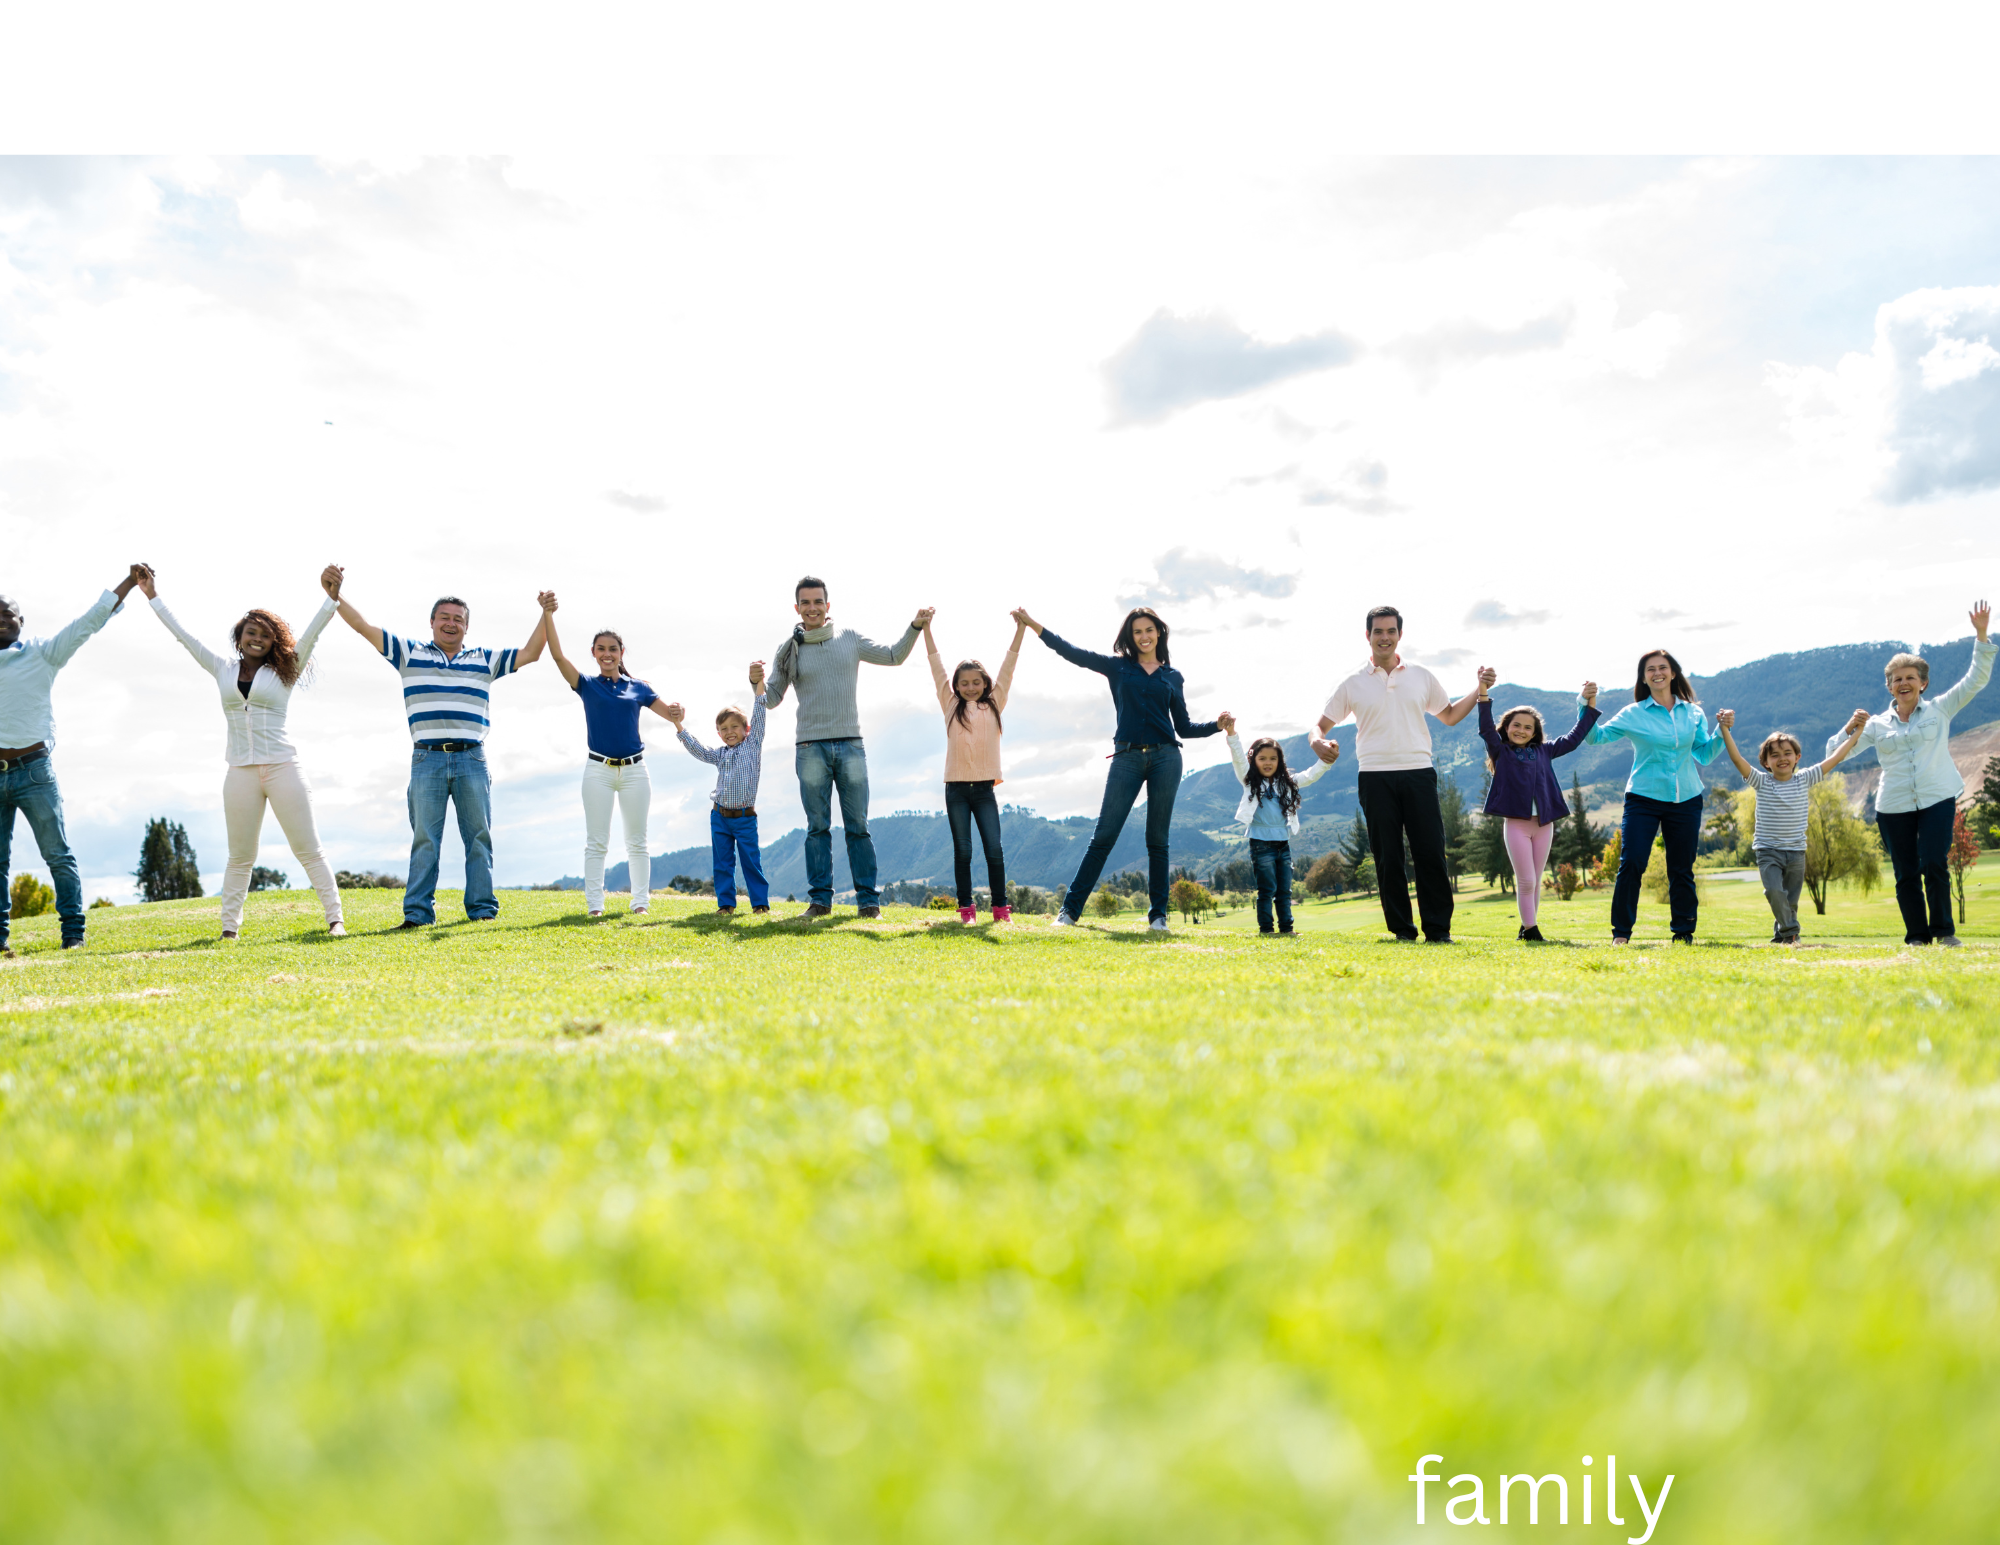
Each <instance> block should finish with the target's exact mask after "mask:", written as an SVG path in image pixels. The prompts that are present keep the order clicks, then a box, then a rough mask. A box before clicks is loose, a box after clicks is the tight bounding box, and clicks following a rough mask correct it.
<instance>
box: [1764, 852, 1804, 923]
mask: <svg viewBox="0 0 2000 1545" xmlns="http://www.w3.org/2000/svg"><path fill="white" fill-rule="evenodd" d="M1756 858H1757V874H1758V876H1759V877H1760V878H1761V879H1762V880H1763V882H1764V899H1765V900H1766V901H1768V902H1770V903H1771V916H1773V917H1774V918H1776V919H1777V921H1778V926H1777V933H1778V934H1779V935H1784V934H1788V933H1797V932H1798V931H1799V892H1800V891H1802V890H1804V889H1805V884H1806V854H1805V849H1804V848H1758V849H1757V850H1756Z"/></svg>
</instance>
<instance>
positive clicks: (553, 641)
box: [521, 590, 658, 702]
mask: <svg viewBox="0 0 2000 1545" xmlns="http://www.w3.org/2000/svg"><path fill="white" fill-rule="evenodd" d="M535 599H536V600H537V601H539V602H541V605H542V629H541V632H542V637H543V638H545V639H547V640H548V644H549V654H550V656H551V657H552V658H553V659H554V660H555V662H556V669H557V670H559V671H561V672H562V679H563V680H564V681H566V682H568V683H569V689H570V691H572V692H574V691H575V690H576V667H575V666H574V665H571V664H570V663H569V656H568V655H566V654H564V653H563V650H562V640H561V639H559V638H557V637H556V593H555V592H554V591H553V590H544V591H543V592H542V593H541V594H540V595H538V596H536V597H535ZM528 642H529V643H530V644H532V643H534V639H533V638H532V637H531V638H529V640H528ZM521 663H522V664H523V665H525V664H527V663H528V652H527V651H526V650H525V649H524V650H522V651H521ZM654 701H655V702H657V701H658V699H657V698H655V699H654Z"/></svg>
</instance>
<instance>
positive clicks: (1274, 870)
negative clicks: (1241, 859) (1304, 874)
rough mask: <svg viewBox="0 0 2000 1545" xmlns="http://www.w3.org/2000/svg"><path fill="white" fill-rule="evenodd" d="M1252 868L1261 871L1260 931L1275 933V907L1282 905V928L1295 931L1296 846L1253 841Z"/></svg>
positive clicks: (1280, 912) (1259, 889) (1258, 920)
mask: <svg viewBox="0 0 2000 1545" xmlns="http://www.w3.org/2000/svg"><path fill="white" fill-rule="evenodd" d="M1250 867H1251V868H1252V869H1254V870H1256V871H1257V928H1258V931H1259V932H1260V933H1269V932H1270V931H1271V903H1272V902H1273V901H1276V902H1277V904H1278V926H1279V927H1280V928H1282V929H1284V930H1285V932H1286V933H1290V932H1291V931H1292V845H1291V844H1290V843H1289V842H1266V841H1265V840H1264V839H1263V838H1261V837H1252V838H1251V839H1250Z"/></svg>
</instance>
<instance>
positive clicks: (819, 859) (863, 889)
mask: <svg viewBox="0 0 2000 1545" xmlns="http://www.w3.org/2000/svg"><path fill="white" fill-rule="evenodd" d="M794 765H795V766H796V767H797V768H798V773H799V803H800V804H802V805H804V806H805V807H806V899H807V900H809V901H810V902H812V904H813V905H814V906H820V907H830V906H832V905H833V795H834V790H836V789H838V790H839V791H840V824H841V828H842V830H844V831H845V832H846V834H847V867H848V869H849V870H850V871H851V872H852V873H853V876H854V904H855V905H856V906H858V907H879V906H880V905H881V904H882V896H881V893H880V892H879V891H877V890H876V889H875V839H874V838H873V837H871V836H869V835H868V754H867V753H866V752H865V751H863V750H862V748H861V741H860V740H859V738H856V739H854V740H808V741H802V742H800V744H799V746H798V749H797V752H796V755H795V757H794Z"/></svg>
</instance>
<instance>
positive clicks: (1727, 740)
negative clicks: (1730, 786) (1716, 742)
mask: <svg viewBox="0 0 2000 1545" xmlns="http://www.w3.org/2000/svg"><path fill="white" fill-rule="evenodd" d="M1715 727H1716V728H1717V729H1719V730H1721V731H1722V744H1723V746H1724V747H1725V748H1726V749H1727V750H1728V752H1729V761H1730V764H1731V765H1732V766H1733V767H1735V769H1736V774H1737V776H1738V777H1740V778H1744V779H1750V778H1754V777H1756V773H1755V772H1754V771H1753V770H1752V769H1751V766H1750V764H1749V763H1748V762H1746V761H1744V760H1743V753H1742V752H1741V751H1739V750H1737V749H1736V735H1735V733H1734V732H1735V728H1736V710H1735V709H1733V708H1725V709H1723V710H1722V712H1721V713H1719V714H1717V715H1716V716H1715Z"/></svg>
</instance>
